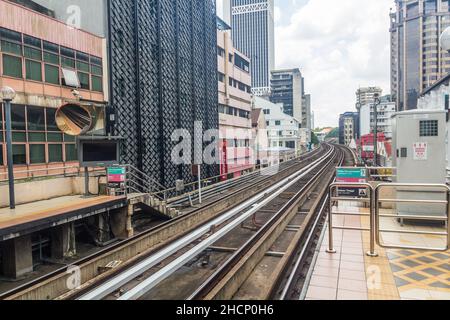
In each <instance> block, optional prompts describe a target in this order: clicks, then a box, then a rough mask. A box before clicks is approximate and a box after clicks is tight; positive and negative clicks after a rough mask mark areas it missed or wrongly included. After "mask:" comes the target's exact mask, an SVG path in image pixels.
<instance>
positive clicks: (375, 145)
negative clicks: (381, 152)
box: [373, 98, 380, 167]
mask: <svg viewBox="0 0 450 320" xmlns="http://www.w3.org/2000/svg"><path fill="white" fill-rule="evenodd" d="M379 105H380V101H379V100H378V98H377V99H376V100H375V108H374V110H373V113H374V121H375V124H374V128H373V132H374V133H373V144H374V146H373V147H374V148H373V160H374V166H375V167H378V106H379Z"/></svg>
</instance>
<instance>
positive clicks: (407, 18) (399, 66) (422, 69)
mask: <svg viewBox="0 0 450 320" xmlns="http://www.w3.org/2000/svg"><path fill="white" fill-rule="evenodd" d="M395 3H396V12H391V15H390V16H391V29H390V32H391V90H392V92H391V93H392V95H393V96H394V99H396V100H397V110H399V111H402V110H410V109H416V107H417V99H418V97H419V95H420V93H421V92H422V91H423V90H424V89H426V88H427V87H429V86H431V85H432V84H433V83H435V82H436V81H438V80H439V79H440V78H442V77H443V76H444V75H445V74H447V73H448V72H450V54H449V53H448V52H446V51H445V50H442V49H441V46H440V40H439V36H440V35H441V33H442V32H443V31H444V30H445V28H447V27H448V26H450V12H449V9H450V7H449V2H448V1H443V0H396V1H395Z"/></svg>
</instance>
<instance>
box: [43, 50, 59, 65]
mask: <svg viewBox="0 0 450 320" xmlns="http://www.w3.org/2000/svg"><path fill="white" fill-rule="evenodd" d="M44 61H45V62H48V63H53V64H57V65H59V57H58V55H56V54H53V53H50V52H44Z"/></svg>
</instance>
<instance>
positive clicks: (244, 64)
mask: <svg viewBox="0 0 450 320" xmlns="http://www.w3.org/2000/svg"><path fill="white" fill-rule="evenodd" d="M217 54H218V55H219V56H220V57H222V58H225V54H226V52H225V49H224V48H222V47H220V46H217ZM228 61H229V62H230V63H234V65H235V66H236V67H238V68H239V69H241V70H243V71H245V72H247V73H249V72H250V62H248V61H247V60H245V59H244V58H243V57H241V56H240V55H238V54H237V53H235V54H234V56H233V55H232V54H231V53H230V54H228Z"/></svg>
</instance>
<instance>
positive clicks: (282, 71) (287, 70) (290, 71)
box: [271, 68, 301, 74]
mask: <svg viewBox="0 0 450 320" xmlns="http://www.w3.org/2000/svg"><path fill="white" fill-rule="evenodd" d="M271 73H272V74H276V73H298V74H301V71H300V69H299V68H293V69H279V70H272V71H271Z"/></svg>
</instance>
